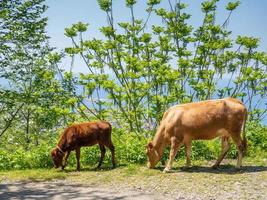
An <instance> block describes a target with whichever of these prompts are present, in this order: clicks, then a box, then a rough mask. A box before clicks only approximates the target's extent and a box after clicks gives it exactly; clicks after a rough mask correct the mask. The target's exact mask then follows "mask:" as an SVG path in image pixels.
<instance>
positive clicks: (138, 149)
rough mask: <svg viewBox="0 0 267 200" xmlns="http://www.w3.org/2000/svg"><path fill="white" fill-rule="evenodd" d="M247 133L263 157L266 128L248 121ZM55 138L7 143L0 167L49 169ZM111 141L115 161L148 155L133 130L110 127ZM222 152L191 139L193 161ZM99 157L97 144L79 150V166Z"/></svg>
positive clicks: (253, 151) (217, 145)
mask: <svg viewBox="0 0 267 200" xmlns="http://www.w3.org/2000/svg"><path fill="white" fill-rule="evenodd" d="M246 136H247V139H248V154H247V156H249V157H255V156H256V157H264V156H266V155H267V127H266V126H264V125H262V124H259V123H256V122H250V123H248V124H247V128H246ZM56 139H57V138H52V139H49V141H46V142H45V141H43V142H42V143H41V144H40V145H38V146H31V147H29V150H25V149H24V148H22V147H21V146H17V145H12V146H10V144H8V145H7V146H6V147H2V148H0V169H1V170H8V169H31V168H52V167H53V163H52V159H51V157H50V151H51V149H52V148H54V147H55V146H56ZM112 141H113V143H114V146H115V154H116V160H117V162H118V164H125V163H140V164H142V163H145V162H146V160H147V158H146V154H145V146H146V144H147V142H148V139H146V138H145V137H141V138H140V137H138V136H137V135H136V134H134V133H127V132H126V131H125V130H124V129H118V128H113V133H112ZM220 151H221V142H220V139H219V138H217V139H215V140H212V141H193V143H192V149H191V158H192V160H199V159H206V160H209V159H217V158H218V155H219V154H220ZM168 154H169V148H167V149H166V150H165V152H164V155H163V159H164V160H167V159H168V156H169V155H168ZM236 156H237V150H236V146H235V145H234V144H232V146H231V149H230V151H229V152H228V154H227V157H228V158H236ZM99 157H100V150H99V147H98V145H95V146H92V147H86V148H82V149H81V165H82V166H83V167H84V166H88V165H89V166H90V167H95V166H96V165H97V163H98V160H99ZM176 158H177V159H185V150H184V147H182V148H181V150H180V152H179V154H178V156H177V157H176ZM68 165H69V166H72V167H75V166H76V158H75V153H72V154H71V156H70V158H69V161H68ZM104 165H108V166H111V153H110V150H109V149H107V151H106V156H105V158H104Z"/></svg>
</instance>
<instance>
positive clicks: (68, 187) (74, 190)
mask: <svg viewBox="0 0 267 200" xmlns="http://www.w3.org/2000/svg"><path fill="white" fill-rule="evenodd" d="M151 195H152V194H148V193H141V192H131V191H130V192H127V193H123V192H118V191H114V190H103V189H100V188H91V187H90V186H86V187H85V186H80V185H77V184H66V183H62V182H61V183H60V182H56V183H55V182H44V183H36V182H34V183H30V182H16V183H4V184H0V199H1V200H6V199H29V200H34V199H74V200H75V199H89V200H98V199H103V200H115V199H122V200H125V199H142V198H144V197H146V199H150V198H151Z"/></svg>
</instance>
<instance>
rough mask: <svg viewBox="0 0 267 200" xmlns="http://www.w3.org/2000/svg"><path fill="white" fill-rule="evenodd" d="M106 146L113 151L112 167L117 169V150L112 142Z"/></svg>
mask: <svg viewBox="0 0 267 200" xmlns="http://www.w3.org/2000/svg"><path fill="white" fill-rule="evenodd" d="M105 146H107V147H108V148H109V149H110V151H111V157H112V166H113V168H115V167H116V161H115V148H114V145H113V144H112V142H111V141H110V142H108V143H106V144H105Z"/></svg>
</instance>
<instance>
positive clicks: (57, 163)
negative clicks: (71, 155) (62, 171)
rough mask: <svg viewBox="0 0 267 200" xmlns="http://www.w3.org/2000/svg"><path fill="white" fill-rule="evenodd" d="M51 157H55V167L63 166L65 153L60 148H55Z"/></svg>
mask: <svg viewBox="0 0 267 200" xmlns="http://www.w3.org/2000/svg"><path fill="white" fill-rule="evenodd" d="M51 157H52V159H53V163H54V167H55V168H58V167H61V166H62V160H63V157H64V153H63V152H61V151H60V150H59V149H58V148H54V149H53V150H52V151H51Z"/></svg>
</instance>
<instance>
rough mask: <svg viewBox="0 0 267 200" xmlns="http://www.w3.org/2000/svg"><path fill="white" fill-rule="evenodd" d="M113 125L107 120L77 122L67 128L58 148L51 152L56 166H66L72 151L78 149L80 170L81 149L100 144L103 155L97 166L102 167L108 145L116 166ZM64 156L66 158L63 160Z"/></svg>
mask: <svg viewBox="0 0 267 200" xmlns="http://www.w3.org/2000/svg"><path fill="white" fill-rule="evenodd" d="M111 129H112V128H111V125H110V124H109V123H108V122H105V121H96V122H87V123H82V124H75V125H72V126H70V127H68V128H66V129H65V130H64V132H63V134H62V135H61V138H60V140H59V142H58V145H57V147H56V148H54V149H53V150H52V152H51V156H52V158H53V162H54V166H55V167H56V168H58V167H60V166H61V167H62V169H64V167H65V166H66V163H67V159H68V157H69V155H70V152H71V151H73V150H75V151H76V159H77V170H78V171H79V170H80V149H81V147H83V146H92V145H95V144H98V145H99V148H100V150H101V157H100V160H99V164H98V166H97V167H100V166H101V164H102V161H103V158H104V156H105V153H106V148H105V147H108V148H109V149H110V150H111V153H112V164H113V167H115V152H114V151H115V150H114V146H113V143H112V141H111ZM63 158H64V160H63Z"/></svg>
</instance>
